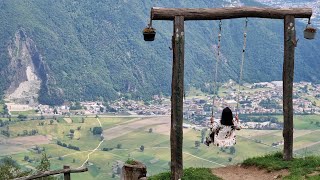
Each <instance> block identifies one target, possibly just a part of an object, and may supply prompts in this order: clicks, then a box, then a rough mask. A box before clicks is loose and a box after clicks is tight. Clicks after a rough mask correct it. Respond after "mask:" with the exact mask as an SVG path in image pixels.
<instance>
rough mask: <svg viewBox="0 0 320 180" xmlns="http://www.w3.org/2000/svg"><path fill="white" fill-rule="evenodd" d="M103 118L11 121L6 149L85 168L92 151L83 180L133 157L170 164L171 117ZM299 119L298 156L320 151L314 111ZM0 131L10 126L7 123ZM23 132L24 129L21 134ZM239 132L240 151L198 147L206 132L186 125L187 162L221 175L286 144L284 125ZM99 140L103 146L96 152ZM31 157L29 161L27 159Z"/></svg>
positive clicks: (107, 174)
mask: <svg viewBox="0 0 320 180" xmlns="http://www.w3.org/2000/svg"><path fill="white" fill-rule="evenodd" d="M98 119H99V121H100V122H98V121H97V118H94V117H72V116H71V117H70V118H69V119H68V120H65V119H63V118H58V119H57V120H53V121H51V120H50V119H47V120H28V121H17V122H14V123H11V124H10V125H9V131H10V134H11V137H10V138H6V137H4V136H0V154H2V156H11V157H12V158H13V159H14V160H16V161H17V162H18V163H19V164H20V165H23V166H24V167H25V168H27V169H33V168H34V167H36V166H37V164H38V163H39V159H40V157H41V153H42V152H45V153H46V154H47V155H48V157H50V162H51V169H61V168H62V166H63V165H70V166H71V167H72V168H77V167H80V166H81V165H82V164H83V163H84V162H85V161H86V159H87V158H88V157H87V156H88V154H89V153H91V154H90V158H89V162H88V163H87V164H86V165H87V166H88V168H89V172H86V173H81V174H74V175H72V178H75V179H80V180H81V179H86V180H90V179H108V178H109V179H113V178H112V177H113V176H114V177H117V176H118V171H119V170H118V169H119V168H120V167H121V165H122V164H123V163H124V162H125V161H126V160H127V159H129V158H131V159H136V160H138V161H141V162H143V163H144V164H146V166H147V171H148V175H154V174H158V173H160V172H164V171H168V170H169V169H170V168H169V162H170V136H169V134H170V133H169V132H170V117H169V116H161V117H142V118H134V117H99V118H98ZM312 119H313V121H315V120H314V119H316V118H315V117H313V116H312ZM317 119H318V120H319V119H320V118H317ZM297 120H298V121H297ZM297 120H295V124H296V127H295V132H294V135H295V136H294V150H295V156H297V157H304V156H307V155H312V154H313V155H319V154H320V143H319V142H320V141H319V138H318V135H319V132H318V129H314V128H311V127H313V126H310V127H309V126H307V125H309V124H310V123H309V121H310V117H308V116H305V117H304V118H301V117H300V118H299V119H297ZM319 121H320V120H319ZM41 123H43V125H41ZM313 123H315V122H313ZM100 124H101V127H102V128H103V130H104V131H103V136H104V141H103V142H102V143H101V136H94V135H93V134H92V129H93V128H94V127H99V126H100ZM71 129H72V130H74V135H73V138H72V139H71V138H70V137H69V133H70V130H71ZM0 130H5V128H4V127H2V128H0ZM31 130H37V132H38V133H37V134H36V135H34V136H24V137H20V136H21V135H22V134H23V133H24V132H25V131H27V132H30V131H31ZM18 134H20V136H19V137H18ZM237 135H238V143H237V145H236V146H235V152H231V150H230V149H222V148H217V147H206V146H205V145H202V144H200V146H199V147H196V146H195V142H196V141H200V139H201V131H198V130H194V129H184V137H183V138H184V142H183V152H184V153H183V161H184V167H185V168H187V167H207V168H219V169H216V170H213V171H214V172H216V173H218V174H217V175H219V173H222V174H227V173H225V172H224V171H226V170H227V169H225V168H224V167H225V166H229V165H234V164H237V163H241V162H242V161H243V160H244V159H247V158H249V157H254V156H260V155H264V154H267V153H272V152H277V151H281V149H282V146H281V145H279V146H274V147H273V146H272V143H274V142H279V141H281V140H282V131H281V130H249V129H243V130H241V131H239V132H238V134H237ZM35 138H36V139H35ZM21 140H23V141H21ZM57 141H61V142H62V143H65V144H66V145H69V144H71V145H73V146H77V147H79V148H80V151H76V150H72V149H69V148H66V147H62V146H59V145H57ZM24 142H28V143H27V144H25V143H24ZM100 143H101V144H100ZM99 144H100V147H99V148H98V149H97V150H96V151H95V152H92V151H93V150H94V149H95V148H96V147H97V146H98V145H99ZM35 146H37V148H36V147H35ZM142 146H143V150H142V148H141V147H142ZM102 149H104V151H103V150H102ZM26 157H28V160H25V158H26ZM232 167H234V168H232V169H233V170H234V171H235V172H237V171H239V172H240V170H241V169H239V168H240V167H237V166H232ZM241 171H242V170H241ZM244 172H245V171H244ZM259 172H260V171H257V172H256V173H257V174H258V173H259ZM239 176H241V175H239ZM274 176H275V175H274Z"/></svg>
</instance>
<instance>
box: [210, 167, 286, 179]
mask: <svg viewBox="0 0 320 180" xmlns="http://www.w3.org/2000/svg"><path fill="white" fill-rule="evenodd" d="M212 174H214V175H216V176H218V177H220V178H222V179H224V180H243V179H246V180H257V179H259V180H270V179H282V178H283V177H284V176H287V175H288V174H289V172H288V170H286V169H284V170H280V171H272V172H268V171H267V170H265V169H259V168H257V167H241V166H239V165H234V166H227V167H223V168H215V169H212Z"/></svg>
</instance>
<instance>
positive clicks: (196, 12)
mask: <svg viewBox="0 0 320 180" xmlns="http://www.w3.org/2000/svg"><path fill="white" fill-rule="evenodd" d="M287 15H291V16H294V17H295V18H310V17H311V16H312V9H311V8H260V7H227V8H160V7H153V8H151V20H173V19H174V17H175V16H184V20H220V19H233V18H245V17H253V18H270V19H284V17H285V16H287Z"/></svg>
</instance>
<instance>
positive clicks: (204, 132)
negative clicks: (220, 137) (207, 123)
mask: <svg viewBox="0 0 320 180" xmlns="http://www.w3.org/2000/svg"><path fill="white" fill-rule="evenodd" d="M206 132H207V128H204V129H202V130H201V143H203V141H204V139H205V137H206Z"/></svg>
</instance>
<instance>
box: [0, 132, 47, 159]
mask: <svg viewBox="0 0 320 180" xmlns="http://www.w3.org/2000/svg"><path fill="white" fill-rule="evenodd" d="M51 140H52V136H51V135H48V136H43V135H37V136H26V137H17V138H10V139H8V138H0V155H4V154H14V153H17V152H21V151H25V150H27V149H28V148H31V147H32V146H35V145H42V144H49V143H50V141H51Z"/></svg>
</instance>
